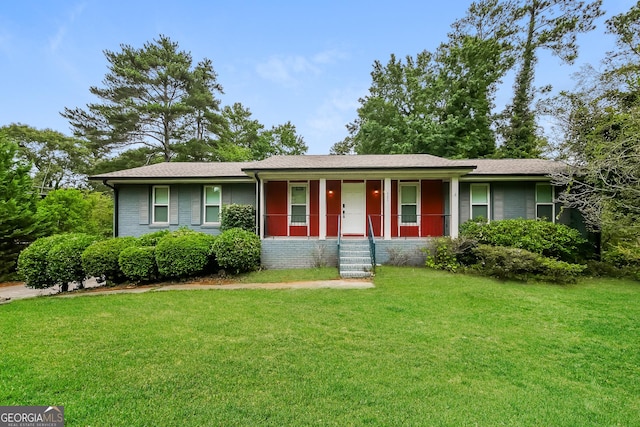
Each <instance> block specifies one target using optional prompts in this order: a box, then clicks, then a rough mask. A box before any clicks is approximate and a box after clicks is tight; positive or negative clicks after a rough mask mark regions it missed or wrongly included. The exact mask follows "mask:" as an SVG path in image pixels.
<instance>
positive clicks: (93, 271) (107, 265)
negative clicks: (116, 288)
mask: <svg viewBox="0 0 640 427" xmlns="http://www.w3.org/2000/svg"><path fill="white" fill-rule="evenodd" d="M136 245H138V240H137V239H136V238H135V237H113V238H110V239H106V240H102V241H99V242H95V243H94V244H92V245H91V246H89V247H88V248H87V249H86V250H85V251H84V252H83V253H82V266H83V268H84V271H85V272H86V274H87V276H94V277H104V278H106V279H107V280H108V281H110V282H114V283H119V282H121V281H123V280H124V275H123V274H122V271H121V270H120V265H119V264H118V259H119V257H120V252H122V250H123V249H125V248H128V247H131V246H136Z"/></svg>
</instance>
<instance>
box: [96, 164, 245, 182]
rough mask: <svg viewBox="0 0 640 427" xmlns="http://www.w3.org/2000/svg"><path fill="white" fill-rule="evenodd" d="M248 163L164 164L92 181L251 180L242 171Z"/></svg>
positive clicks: (128, 170)
mask: <svg viewBox="0 0 640 427" xmlns="http://www.w3.org/2000/svg"><path fill="white" fill-rule="evenodd" d="M248 164H249V163H248V162H206V163H195V162H164V163H157V164H154V165H148V166H142V167H139V168H133V169H127V170H122V171H116V172H110V173H104V174H100V175H95V176H92V177H91V178H90V179H95V180H98V179H144V178H247V179H248V178H249V177H248V176H247V174H245V173H244V172H243V171H242V168H243V167H244V166H247V165H248Z"/></svg>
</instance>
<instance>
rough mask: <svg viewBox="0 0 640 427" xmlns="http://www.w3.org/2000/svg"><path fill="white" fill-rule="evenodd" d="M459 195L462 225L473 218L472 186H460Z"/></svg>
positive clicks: (464, 184) (465, 184) (463, 184)
mask: <svg viewBox="0 0 640 427" xmlns="http://www.w3.org/2000/svg"><path fill="white" fill-rule="evenodd" d="M458 194H459V195H460V196H459V199H460V200H459V202H460V212H459V214H460V215H459V221H460V224H464V223H465V222H466V221H468V220H469V218H471V186H470V185H469V184H467V183H462V184H460V187H459V188H458Z"/></svg>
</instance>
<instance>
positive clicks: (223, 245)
mask: <svg viewBox="0 0 640 427" xmlns="http://www.w3.org/2000/svg"><path fill="white" fill-rule="evenodd" d="M213 251H214V253H215V254H216V260H217V261H218V264H219V265H220V267H222V268H225V269H228V270H231V271H232V272H234V273H241V272H244V271H252V270H256V269H258V267H260V238H259V237H258V236H257V235H256V234H255V233H252V232H250V231H246V230H243V229H241V228H232V229H230V230H227V231H225V232H223V233H222V234H221V235H219V236H218V238H217V239H216V241H215V242H214V244H213Z"/></svg>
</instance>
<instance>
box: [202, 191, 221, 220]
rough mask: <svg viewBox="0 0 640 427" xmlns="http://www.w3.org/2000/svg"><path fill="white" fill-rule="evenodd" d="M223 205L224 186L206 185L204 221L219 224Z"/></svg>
mask: <svg viewBox="0 0 640 427" xmlns="http://www.w3.org/2000/svg"><path fill="white" fill-rule="evenodd" d="M221 207H222V188H221V187H220V186H219V185H205V187H204V223H205V224H219V223H220V210H221Z"/></svg>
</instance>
